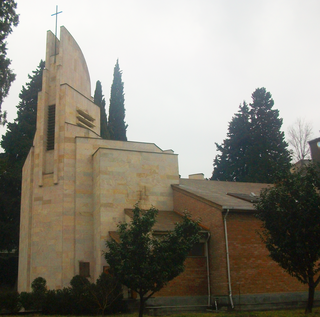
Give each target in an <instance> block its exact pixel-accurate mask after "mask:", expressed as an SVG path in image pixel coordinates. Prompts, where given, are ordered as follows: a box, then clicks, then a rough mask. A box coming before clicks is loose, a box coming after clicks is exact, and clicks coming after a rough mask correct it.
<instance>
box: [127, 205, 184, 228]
mask: <svg viewBox="0 0 320 317" xmlns="http://www.w3.org/2000/svg"><path fill="white" fill-rule="evenodd" d="M125 213H126V215H128V216H129V217H130V218H133V211H132V209H125ZM181 221H182V216H181V215H180V214H179V213H176V212H174V211H163V210H159V212H158V215H157V218H156V223H155V224H154V226H153V231H158V232H161V231H164V232H167V231H172V230H174V227H175V224H176V223H177V222H181Z"/></svg>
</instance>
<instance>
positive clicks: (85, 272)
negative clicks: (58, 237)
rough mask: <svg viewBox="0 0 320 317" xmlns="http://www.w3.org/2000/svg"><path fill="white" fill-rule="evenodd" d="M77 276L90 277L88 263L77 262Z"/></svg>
mask: <svg viewBox="0 0 320 317" xmlns="http://www.w3.org/2000/svg"><path fill="white" fill-rule="evenodd" d="M79 275H80V276H83V277H90V263H89V262H79Z"/></svg>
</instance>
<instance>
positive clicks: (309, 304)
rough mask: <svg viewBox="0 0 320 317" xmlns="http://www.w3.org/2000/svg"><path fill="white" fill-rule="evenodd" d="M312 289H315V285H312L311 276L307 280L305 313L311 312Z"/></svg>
mask: <svg viewBox="0 0 320 317" xmlns="http://www.w3.org/2000/svg"><path fill="white" fill-rule="evenodd" d="M314 290H315V285H314V282H313V278H312V279H310V280H309V294H308V303H307V307H306V310H305V313H306V314H309V313H312V308H313V300H314Z"/></svg>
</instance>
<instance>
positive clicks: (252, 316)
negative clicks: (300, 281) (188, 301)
mask: <svg viewBox="0 0 320 317" xmlns="http://www.w3.org/2000/svg"><path fill="white" fill-rule="evenodd" d="M32 316H38V317H52V316H45V315H32ZM55 316H56V315H55ZM107 316H110V317H113V316H116V317H137V316H138V313H135V314H119V315H112V316H111V315H106V317H107ZM144 316H145V317H148V315H146V314H145V315H144ZM209 316H213V317H214V316H216V317H299V316H308V317H320V307H318V308H314V309H313V312H312V313H311V314H308V315H305V313H304V310H303V309H293V310H273V311H250V312H239V311H233V312H218V313H212V312H208V313H181V314H172V315H162V317H209ZM11 317H15V316H11ZM16 317H18V316H16ZM56 317H57V316H56ZM60 317H61V316H60ZM69 317H70V316H69ZM86 317H88V316H86Z"/></svg>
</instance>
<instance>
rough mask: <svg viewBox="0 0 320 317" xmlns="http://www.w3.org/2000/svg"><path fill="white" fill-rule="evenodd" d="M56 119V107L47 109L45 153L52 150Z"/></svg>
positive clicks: (52, 106)
mask: <svg viewBox="0 0 320 317" xmlns="http://www.w3.org/2000/svg"><path fill="white" fill-rule="evenodd" d="M55 118H56V105H51V106H49V108H48V130H47V151H50V150H53V149H54V131H55V122H56V120H55Z"/></svg>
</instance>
